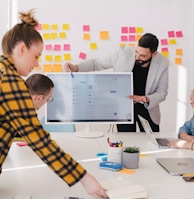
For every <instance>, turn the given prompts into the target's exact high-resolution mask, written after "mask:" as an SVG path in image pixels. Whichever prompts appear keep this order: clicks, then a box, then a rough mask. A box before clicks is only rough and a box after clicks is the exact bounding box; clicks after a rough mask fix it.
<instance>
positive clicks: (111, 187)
mask: <svg viewBox="0 0 194 199" xmlns="http://www.w3.org/2000/svg"><path fill="white" fill-rule="evenodd" d="M101 185H102V186H103V187H104V188H105V189H106V190H107V195H108V196H109V198H110V199H118V198H119V199H138V198H147V196H148V192H147V189H146V188H144V187H143V186H141V185H139V184H132V183H130V182H128V181H126V180H124V179H123V178H121V177H118V178H114V179H109V180H106V181H103V182H101Z"/></svg>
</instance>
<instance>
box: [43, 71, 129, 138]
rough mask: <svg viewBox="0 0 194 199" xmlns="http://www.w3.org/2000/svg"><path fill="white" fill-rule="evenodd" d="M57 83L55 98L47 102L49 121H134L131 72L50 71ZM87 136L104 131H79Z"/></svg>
mask: <svg viewBox="0 0 194 199" xmlns="http://www.w3.org/2000/svg"><path fill="white" fill-rule="evenodd" d="M47 76H48V77H49V78H50V79H51V80H52V81H53V83H54V85H55V86H54V93H53V101H52V102H50V103H47V105H46V109H45V110H46V114H45V116H46V117H45V118H46V122H47V123H55V124H56V123H83V122H84V123H88V124H90V123H116V124H122V123H123V124H126V123H128V124H129V123H133V101H132V100H131V99H129V98H128V96H129V95H132V94H133V75H132V73H131V72H124V73H118V72H108V73H104V72H87V73H83V72H77V73H70V72H68V73H47ZM79 133H80V135H79V136H81V137H82V136H83V137H90V136H91V137H98V136H102V135H103V133H102V132H98V133H97V132H86V133H89V134H90V135H89V134H88V135H84V134H83V132H76V134H77V135H78V134H79Z"/></svg>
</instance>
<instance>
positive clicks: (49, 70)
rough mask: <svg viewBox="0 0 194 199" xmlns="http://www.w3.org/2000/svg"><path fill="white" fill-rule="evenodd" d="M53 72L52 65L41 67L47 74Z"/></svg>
mask: <svg viewBox="0 0 194 199" xmlns="http://www.w3.org/2000/svg"><path fill="white" fill-rule="evenodd" d="M52 71H53V66H52V64H44V66H43V72H44V73H48V72H52Z"/></svg>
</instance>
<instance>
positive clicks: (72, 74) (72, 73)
mask: <svg viewBox="0 0 194 199" xmlns="http://www.w3.org/2000/svg"><path fill="white" fill-rule="evenodd" d="M70 73H71V77H72V78H74V75H73V73H72V71H71V70H70Z"/></svg>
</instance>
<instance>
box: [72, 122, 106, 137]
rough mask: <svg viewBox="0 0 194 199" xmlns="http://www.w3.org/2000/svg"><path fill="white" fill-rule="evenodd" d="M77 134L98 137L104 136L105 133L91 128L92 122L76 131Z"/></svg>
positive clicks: (78, 135)
mask: <svg viewBox="0 0 194 199" xmlns="http://www.w3.org/2000/svg"><path fill="white" fill-rule="evenodd" d="M75 136H77V137H80V138H98V137H103V136H104V133H103V132H102V131H94V130H91V129H90V124H87V125H86V128H84V129H83V130H80V131H76V132H75Z"/></svg>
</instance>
